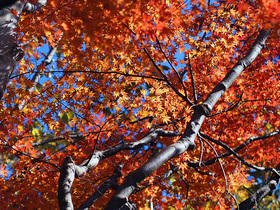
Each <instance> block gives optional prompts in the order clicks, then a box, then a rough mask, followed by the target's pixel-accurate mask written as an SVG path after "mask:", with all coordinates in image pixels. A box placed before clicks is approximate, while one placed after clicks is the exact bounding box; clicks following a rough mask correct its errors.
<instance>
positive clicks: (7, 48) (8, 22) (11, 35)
mask: <svg viewBox="0 0 280 210" xmlns="http://www.w3.org/2000/svg"><path fill="white" fill-rule="evenodd" d="M46 2H47V1H46V0H40V1H38V3H37V4H36V5H33V4H31V3H27V2H26V1H20V0H18V1H3V2H1V4H0V6H1V7H0V99H1V98H2V97H3V95H4V92H5V90H6V86H7V83H8V82H9V78H10V76H11V74H12V73H13V71H14V68H15V67H16V64H17V62H18V61H20V59H21V58H22V57H23V54H24V53H23V50H22V49H21V48H20V47H19V46H18V44H17V42H16V33H15V28H16V27H17V25H18V21H19V19H20V15H21V14H22V12H35V11H37V10H39V9H40V8H41V7H42V6H43V5H44V4H45V3H46ZM12 9H13V10H14V11H16V12H17V15H14V14H13V13H11V10H12Z"/></svg>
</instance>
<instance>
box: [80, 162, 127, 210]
mask: <svg viewBox="0 0 280 210" xmlns="http://www.w3.org/2000/svg"><path fill="white" fill-rule="evenodd" d="M123 166H124V164H118V165H117V167H116V168H115V171H114V173H113V175H112V176H111V177H110V178H108V179H107V180H106V181H105V182H104V183H103V184H102V185H101V186H100V187H99V188H98V189H97V190H96V191H95V193H93V194H92V195H91V196H90V197H89V198H88V199H87V200H86V201H85V202H84V203H83V204H82V205H81V206H80V207H79V208H78V210H82V209H84V210H87V209H89V208H90V207H91V206H92V205H93V204H94V203H95V202H96V201H97V200H98V199H99V198H100V197H101V196H102V195H103V194H104V193H105V192H106V191H107V190H109V189H110V188H115V187H116V185H117V179H118V178H119V177H120V176H121V174H122V173H121V169H122V167H123Z"/></svg>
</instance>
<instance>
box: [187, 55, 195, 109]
mask: <svg viewBox="0 0 280 210" xmlns="http://www.w3.org/2000/svg"><path fill="white" fill-rule="evenodd" d="M188 60H189V67H190V72H191V80H192V88H193V100H194V104H197V94H196V88H195V81H194V76H193V69H192V65H191V60H190V55H189V54H188Z"/></svg>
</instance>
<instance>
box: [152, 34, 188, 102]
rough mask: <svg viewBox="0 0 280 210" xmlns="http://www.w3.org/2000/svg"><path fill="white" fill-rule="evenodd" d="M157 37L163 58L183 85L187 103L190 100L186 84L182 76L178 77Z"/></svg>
mask: <svg viewBox="0 0 280 210" xmlns="http://www.w3.org/2000/svg"><path fill="white" fill-rule="evenodd" d="M156 39H157V43H158V45H159V50H160V51H161V52H162V53H163V55H164V57H165V59H166V60H167V62H168V63H169V65H170V66H171V68H172V69H173V71H174V72H175V73H176V75H177V77H178V79H179V81H180V83H181V85H182V86H183V89H184V93H185V97H186V100H187V101H188V103H189V102H190V99H189V97H188V93H187V89H186V86H185V85H184V82H183V80H182V78H181V77H180V75H179V73H178V71H177V69H176V68H175V67H174V66H173V64H172V63H171V61H170V60H169V58H168V57H167V55H166V53H165V52H164V51H163V49H162V46H161V43H160V42H159V40H158V38H156Z"/></svg>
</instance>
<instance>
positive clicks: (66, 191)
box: [58, 128, 181, 209]
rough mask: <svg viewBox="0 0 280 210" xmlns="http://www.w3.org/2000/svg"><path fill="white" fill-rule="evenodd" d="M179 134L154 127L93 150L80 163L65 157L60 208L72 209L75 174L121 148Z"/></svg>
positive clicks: (91, 166)
mask: <svg viewBox="0 0 280 210" xmlns="http://www.w3.org/2000/svg"><path fill="white" fill-rule="evenodd" d="M179 135H181V133H180V132H178V131H167V130H163V129H161V128H159V129H155V130H153V131H152V132H150V133H149V134H148V135H147V136H145V137H144V138H142V139H141V140H139V141H137V142H132V143H127V142H122V143H120V144H118V145H116V146H115V147H112V148H110V149H107V150H103V151H94V152H93V153H92V154H91V157H90V158H89V159H88V160H85V161H84V162H83V163H82V164H80V165H75V163H74V161H73V160H72V158H71V157H70V156H68V157H66V158H65V160H64V162H63V165H62V168H61V172H60V178H59V187H58V200H59V206H60V209H73V204H72V199H71V187H72V184H73V181H74V178H75V176H76V177H80V176H82V175H83V174H84V173H86V172H88V171H89V170H91V169H92V168H94V167H95V166H97V165H98V163H99V161H100V160H102V159H105V158H107V157H110V156H112V155H115V154H117V153H118V152H120V151H121V150H133V149H138V148H141V147H143V146H144V145H146V144H148V143H149V142H151V141H154V140H155V139H157V138H158V137H172V136H179Z"/></svg>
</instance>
